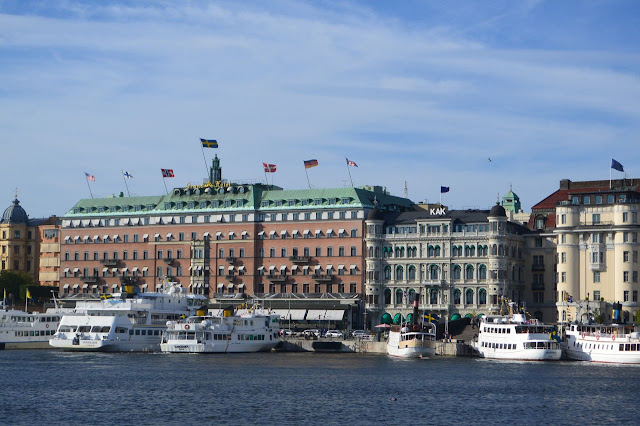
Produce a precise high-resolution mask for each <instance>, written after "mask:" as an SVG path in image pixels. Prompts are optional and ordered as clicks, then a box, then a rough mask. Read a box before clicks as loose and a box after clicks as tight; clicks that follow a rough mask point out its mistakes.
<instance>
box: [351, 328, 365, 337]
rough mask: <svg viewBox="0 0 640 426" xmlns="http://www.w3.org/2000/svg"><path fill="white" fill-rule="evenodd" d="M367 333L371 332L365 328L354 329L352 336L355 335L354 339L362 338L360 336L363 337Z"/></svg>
mask: <svg viewBox="0 0 640 426" xmlns="http://www.w3.org/2000/svg"><path fill="white" fill-rule="evenodd" d="M367 334H369V333H367V332H366V331H364V330H353V331H352V332H351V337H353V338H354V339H360V338H362V336H366V335H367Z"/></svg>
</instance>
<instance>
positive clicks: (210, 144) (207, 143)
mask: <svg viewBox="0 0 640 426" xmlns="http://www.w3.org/2000/svg"><path fill="white" fill-rule="evenodd" d="M200 142H202V147H203V148H217V147H218V141H217V140H215V139H202V138H200Z"/></svg>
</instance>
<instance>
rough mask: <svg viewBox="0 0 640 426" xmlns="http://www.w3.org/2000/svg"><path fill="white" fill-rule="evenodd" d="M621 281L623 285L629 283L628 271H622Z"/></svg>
mask: <svg viewBox="0 0 640 426" xmlns="http://www.w3.org/2000/svg"><path fill="white" fill-rule="evenodd" d="M622 281H623V282H625V283H628V282H629V271H624V272H623V273H622ZM625 301H626V300H625Z"/></svg>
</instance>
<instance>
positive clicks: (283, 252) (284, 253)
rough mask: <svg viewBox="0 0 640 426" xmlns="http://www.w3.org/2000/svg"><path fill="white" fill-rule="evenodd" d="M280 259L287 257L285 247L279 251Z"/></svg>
mask: <svg viewBox="0 0 640 426" xmlns="http://www.w3.org/2000/svg"><path fill="white" fill-rule="evenodd" d="M280 257H287V249H286V248H285V247H283V248H282V249H280Z"/></svg>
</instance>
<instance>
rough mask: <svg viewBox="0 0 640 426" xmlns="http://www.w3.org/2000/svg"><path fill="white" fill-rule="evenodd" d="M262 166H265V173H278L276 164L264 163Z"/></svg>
mask: <svg viewBox="0 0 640 426" xmlns="http://www.w3.org/2000/svg"><path fill="white" fill-rule="evenodd" d="M262 165H263V166H264V172H265V173H275V172H276V165H275V164H269V163H262Z"/></svg>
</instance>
